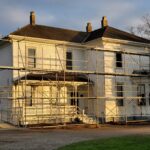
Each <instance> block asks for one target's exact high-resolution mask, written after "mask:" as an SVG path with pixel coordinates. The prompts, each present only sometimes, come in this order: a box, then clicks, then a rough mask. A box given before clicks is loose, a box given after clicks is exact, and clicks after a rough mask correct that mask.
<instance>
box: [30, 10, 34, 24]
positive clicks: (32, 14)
mask: <svg viewBox="0 0 150 150" xmlns="http://www.w3.org/2000/svg"><path fill="white" fill-rule="evenodd" d="M30 25H32V26H34V25H35V12H34V11H31V12H30Z"/></svg>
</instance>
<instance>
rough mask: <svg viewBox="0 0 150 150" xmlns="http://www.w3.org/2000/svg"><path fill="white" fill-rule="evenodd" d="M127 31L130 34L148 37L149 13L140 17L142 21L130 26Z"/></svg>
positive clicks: (149, 36) (149, 29)
mask: <svg viewBox="0 0 150 150" xmlns="http://www.w3.org/2000/svg"><path fill="white" fill-rule="evenodd" d="M129 31H130V32H131V33H132V34H135V35H138V36H141V37H144V38H148V39H150V14H146V15H145V16H143V17H142V23H141V24H138V25H136V26H131V27H130V28H129Z"/></svg>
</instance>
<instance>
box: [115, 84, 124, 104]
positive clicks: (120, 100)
mask: <svg viewBox="0 0 150 150" xmlns="http://www.w3.org/2000/svg"><path fill="white" fill-rule="evenodd" d="M116 96H117V103H116V105H117V106H123V83H117V85H116Z"/></svg>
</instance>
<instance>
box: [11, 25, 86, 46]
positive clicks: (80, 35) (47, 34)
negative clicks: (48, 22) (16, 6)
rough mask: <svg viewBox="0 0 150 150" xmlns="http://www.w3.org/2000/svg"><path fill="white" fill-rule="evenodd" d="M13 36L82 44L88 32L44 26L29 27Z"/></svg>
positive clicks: (14, 33)
mask: <svg viewBox="0 0 150 150" xmlns="http://www.w3.org/2000/svg"><path fill="white" fill-rule="evenodd" d="M10 34H11V35H18V36H28V37H35V38H43V39H51V40H60V41H68V42H75V43H81V42H82V41H83V39H84V38H85V37H86V35H87V33H86V32H81V31H74V30H68V29H62V28H56V27H48V26H43V25H27V26H25V27H23V28H21V29H19V30H17V31H15V32H13V33H10Z"/></svg>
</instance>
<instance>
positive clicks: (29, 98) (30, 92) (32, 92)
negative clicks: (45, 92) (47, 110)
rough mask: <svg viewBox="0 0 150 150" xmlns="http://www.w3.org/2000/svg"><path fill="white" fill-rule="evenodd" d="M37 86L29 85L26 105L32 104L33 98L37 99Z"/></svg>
mask: <svg viewBox="0 0 150 150" xmlns="http://www.w3.org/2000/svg"><path fill="white" fill-rule="evenodd" d="M35 90H36V87H35V86H27V92H26V93H27V98H26V100H25V104H26V106H32V105H33V100H35Z"/></svg>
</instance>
